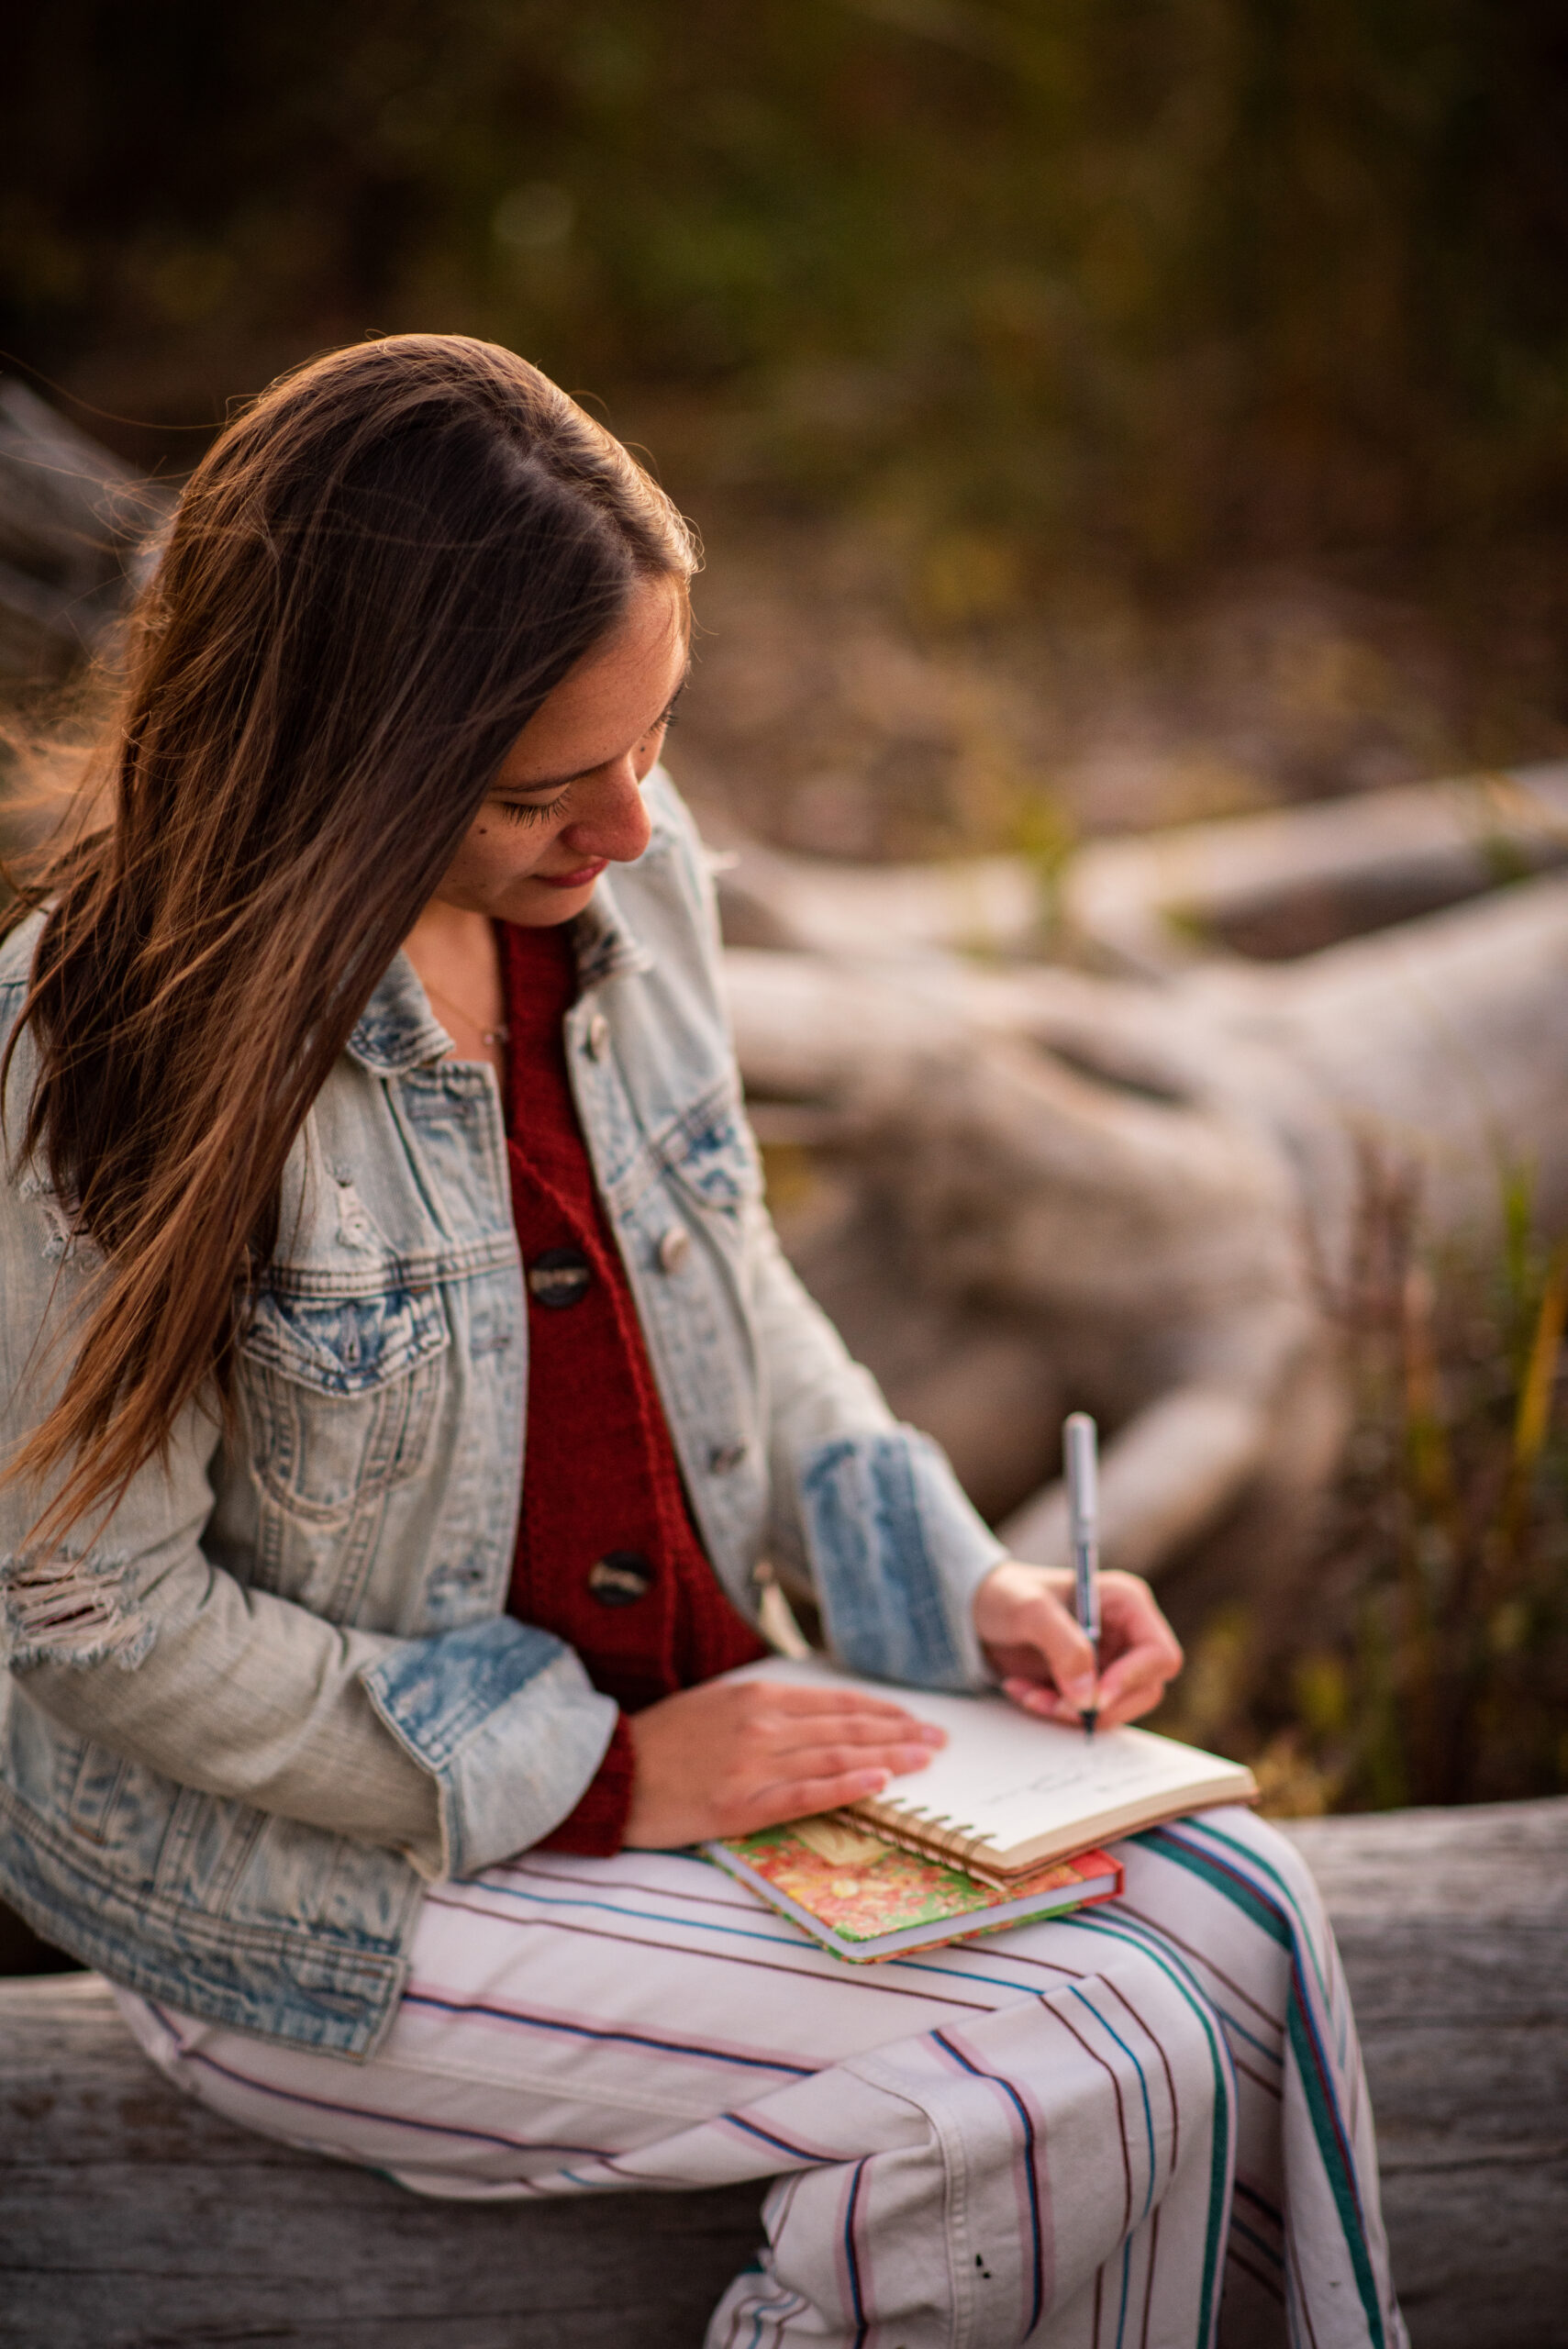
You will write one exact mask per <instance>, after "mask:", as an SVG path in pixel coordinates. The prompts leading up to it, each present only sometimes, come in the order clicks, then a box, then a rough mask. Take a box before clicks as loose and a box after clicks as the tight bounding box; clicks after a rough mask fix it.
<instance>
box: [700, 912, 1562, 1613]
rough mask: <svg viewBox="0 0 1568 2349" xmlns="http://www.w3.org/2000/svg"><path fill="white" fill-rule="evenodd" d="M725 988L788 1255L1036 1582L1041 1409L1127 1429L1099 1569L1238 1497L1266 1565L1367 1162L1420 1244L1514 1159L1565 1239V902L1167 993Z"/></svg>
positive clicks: (1159, 1552) (1278, 1552)
mask: <svg viewBox="0 0 1568 2349" xmlns="http://www.w3.org/2000/svg"><path fill="white" fill-rule="evenodd" d="M874 942H875V941H874V940H873V941H872V943H873V946H874ZM727 971H728V990H729V996H730V1002H731V1007H732V1009H733V1013H734V1018H735V1024H736V1034H737V1041H738V1044H739V1049H740V1063H741V1068H742V1071H743V1074H744V1075H745V1077H746V1081H747V1086H748V1091H749V1093H750V1095H751V1098H752V1103H753V1111H754V1115H755V1117H756V1119H757V1122H758V1126H759V1130H760V1131H761V1133H762V1137H763V1139H764V1141H767V1140H770V1139H773V1140H791V1139H796V1140H801V1141H808V1142H814V1143H817V1144H818V1145H819V1146H822V1147H823V1148H824V1149H825V1150H826V1151H827V1152H828V1153H829V1155H830V1156H831V1158H832V1160H833V1164H834V1183H833V1185H832V1186H829V1187H828V1191H827V1192H826V1193H825V1194H824V1196H823V1197H822V1198H821V1199H819V1200H818V1201H817V1203H815V1205H814V1206H812V1208H811V1211H810V1212H809V1213H807V1214H806V1215H805V1216H804V1217H801V1216H795V1217H794V1218H792V1217H790V1216H789V1215H787V1214H786V1215H785V1217H784V1238H785V1243H786V1246H788V1248H789V1250H790V1252H791V1254H792V1255H793V1256H794V1257H795V1262H796V1263H797V1264H798V1265H799V1267H800V1269H801V1271H802V1272H803V1274H804V1275H805V1277H806V1282H807V1284H808V1286H810V1287H812V1288H813V1290H814V1291H815V1292H816V1294H817V1296H818V1297H820V1298H821V1299H822V1301H823V1303H824V1304H825V1305H826V1306H827V1307H828V1310H829V1311H830V1312H831V1313H832V1314H833V1315H834V1316H835V1318H836V1319H839V1320H840V1325H841V1326H842V1327H843V1328H844V1330H845V1332H846V1335H847V1336H849V1338H850V1340H851V1343H852V1344H853V1345H854V1346H855V1348H856V1350H857V1351H858V1352H860V1353H862V1355H863V1356H864V1358H865V1359H866V1360H867V1361H868V1362H869V1363H870V1364H871V1365H872V1367H873V1370H875V1371H876V1372H877V1373H878V1375H880V1376H881V1377H882V1379H883V1381H884V1385H885V1386H887V1388H888V1391H889V1394H890V1396H891V1397H892V1399H893V1400H894V1402H895V1406H896V1408H899V1409H900V1410H901V1411H903V1412H904V1413H905V1414H906V1416H907V1417H909V1418H910V1419H915V1420H916V1421H917V1423H919V1424H921V1425H925V1426H929V1427H930V1429H931V1430H932V1431H933V1432H934V1433H935V1434H936V1435H938V1436H939V1437H940V1439H941V1440H942V1442H945V1443H946V1444H947V1446H948V1448H949V1450H950V1452H951V1453H952V1455H953V1458H954V1461H955V1464H957V1466H958V1469H959V1472H960V1475H962V1477H963V1479H964V1481H965V1482H966V1484H967V1485H968V1486H969V1487H970V1489H971V1491H972V1493H973V1495H974V1497H975V1498H976V1500H977V1501H978V1502H979V1504H980V1506H981V1507H982V1508H984V1509H985V1511H986V1512H987V1514H989V1515H991V1516H993V1517H996V1518H999V1519H1002V1520H1005V1523H1004V1531H1005V1533H1006V1538H1007V1539H1008V1540H1009V1541H1010V1542H1013V1544H1014V1546H1016V1547H1018V1548H1019V1549H1020V1550H1022V1551H1023V1553H1025V1554H1027V1555H1029V1556H1033V1557H1039V1558H1041V1559H1043V1560H1044V1561H1045V1562H1047V1563H1051V1564H1056V1563H1060V1562H1061V1559H1062V1555H1063V1532H1064V1520H1063V1518H1062V1507H1061V1497H1060V1492H1059V1490H1056V1489H1054V1488H1053V1486H1052V1485H1051V1482H1050V1481H1049V1479H1050V1468H1051V1454H1052V1453H1053V1450H1054V1447H1055V1442H1056V1431H1057V1428H1058V1426H1059V1424H1060V1418H1061V1412H1062V1403H1063V1399H1064V1398H1068V1399H1070V1400H1071V1401H1073V1402H1074V1403H1079V1404H1083V1405H1085V1406H1086V1407H1087V1408H1091V1409H1093V1410H1095V1411H1096V1413H1097V1414H1098V1416H1099V1417H1100V1418H1101V1419H1102V1420H1104V1421H1106V1423H1108V1424H1109V1425H1110V1426H1111V1427H1113V1428H1115V1429H1117V1430H1118V1436H1117V1439H1116V1442H1114V1443H1113V1445H1112V1446H1111V1448H1110V1450H1109V1452H1108V1453H1107V1456H1106V1475H1105V1486H1104V1506H1105V1512H1106V1514H1105V1541H1106V1556H1107V1558H1108V1559H1110V1560H1112V1561H1113V1562H1114V1563H1116V1564H1122V1565H1128V1566H1132V1567H1135V1568H1138V1569H1140V1570H1141V1571H1144V1572H1151V1571H1156V1572H1157V1571H1159V1570H1160V1569H1161V1568H1162V1566H1164V1565H1165V1564H1167V1563H1168V1562H1169V1561H1170V1560H1171V1559H1172V1558H1173V1556H1175V1555H1177V1554H1179V1553H1180V1552H1181V1551H1182V1550H1183V1549H1184V1547H1185V1546H1187V1545H1189V1544H1191V1542H1193V1541H1194V1540H1195V1537H1197V1536H1198V1535H1199V1534H1201V1533H1203V1532H1204V1531H1205V1530H1206V1529H1207V1527H1209V1526H1211V1525H1213V1524H1214V1523H1215V1522H1216V1520H1218V1518H1219V1517H1220V1516H1221V1515H1222V1514H1223V1513H1224V1512H1225V1511H1226V1509H1228V1508H1234V1507H1235V1506H1236V1504H1238V1502H1240V1500H1242V1499H1243V1497H1249V1498H1250V1500H1251V1504H1252V1505H1253V1506H1254V1511H1255V1516H1256V1519H1257V1521H1258V1522H1259V1524H1260V1525H1262V1527H1264V1528H1266V1529H1267V1530H1268V1539H1269V1542H1270V1549H1271V1553H1272V1554H1273V1556H1274V1557H1276V1558H1278V1559H1281V1560H1283V1559H1284V1558H1285V1557H1287V1556H1288V1554H1289V1552H1290V1547H1291V1543H1290V1539H1289V1532H1290V1526H1291V1523H1292V1521H1293V1520H1296V1521H1297V1522H1304V1521H1305V1520H1306V1519H1307V1516H1308V1515H1309V1513H1310V1508H1311V1504H1312V1500H1313V1497H1314V1495H1315V1494H1316V1493H1317V1491H1318V1489H1319V1488H1320V1486H1321V1485H1322V1483H1323V1481H1324V1479H1325V1477H1326V1476H1327V1475H1328V1473H1329V1469H1330V1467H1331V1465H1332V1464H1333V1460H1334V1458H1335V1455H1336V1451H1337V1446H1338V1440H1339V1431H1340V1427H1341V1426H1342V1424H1343V1412H1344V1400H1343V1397H1342V1396H1341V1394H1340V1390H1339V1386H1338V1380H1337V1376H1336V1373H1335V1367H1334V1359H1333V1347H1332V1327H1331V1317H1330V1315H1329V1311H1328V1310H1327V1308H1329V1306H1330V1304H1331V1302H1332V1295H1333V1291H1334V1288H1335V1286H1336V1283H1337V1282H1338V1281H1339V1280H1340V1278H1342V1276H1343V1274H1344V1270H1345V1266H1346V1264H1347V1260H1348V1255H1349V1245H1350V1239H1351V1233H1352V1231H1353V1230H1354V1226H1355V1221H1356V1215H1357V1209H1358V1204H1359V1201H1360V1198H1361V1196H1362V1171H1363V1167H1364V1163H1365V1153H1366V1152H1368V1151H1372V1152H1376V1153H1380V1154H1381V1155H1382V1156H1383V1157H1384V1158H1385V1159H1386V1160H1391V1161H1394V1162H1397V1163H1409V1165H1410V1166H1411V1167H1412V1168H1414V1169H1416V1170H1417V1171H1418V1175H1419V1177H1420V1179H1421V1181H1422V1182H1423V1183H1424V1186H1425V1197H1426V1207H1427V1210H1428V1213H1429V1218H1430V1219H1431V1223H1432V1227H1433V1229H1434V1230H1437V1231H1443V1232H1454V1231H1458V1230H1463V1229H1465V1228H1466V1227H1467V1226H1468V1227H1473V1228H1474V1229H1475V1230H1478V1231H1481V1232H1483V1233H1485V1232H1486V1231H1488V1230H1495V1229H1496V1227H1497V1225H1498V1223H1499V1220H1500V1211H1501V1208H1502V1204H1503V1199H1504V1196H1505V1186H1506V1180H1507V1174H1508V1170H1509V1168H1510V1166H1512V1167H1515V1168H1529V1170H1530V1171H1531V1173H1532V1175H1533V1178H1534V1182H1535V1186H1536V1206H1537V1209H1538V1212H1539V1214H1540V1219H1541V1221H1542V1223H1543V1225H1544V1227H1545V1228H1546V1229H1547V1230H1561V1229H1562V1228H1564V1226H1565V1225H1568V1123H1565V1122H1564V1120H1563V1119H1562V1111H1561V1098H1562V1085H1561V1048H1560V1043H1559V1040H1558V1036H1557V1027H1558V1014H1557V1009H1556V1007H1557V1005H1558V1003H1559V1002H1560V1001H1561V999H1562V990H1563V985H1564V982H1565V981H1568V881H1564V880H1563V879H1562V878H1560V877H1555V876H1547V877H1542V878H1539V879H1536V880H1533V881H1529V882H1525V883H1522V884H1520V885H1518V886H1517V887H1514V888H1510V889H1507V890H1498V891H1496V892H1494V893H1492V894H1490V895H1488V896H1483V897H1482V898H1480V899H1478V900H1477V901H1476V902H1474V903H1473V904H1469V905H1465V906H1462V907H1456V908H1453V909H1451V911H1449V912H1446V913H1442V914H1437V915H1433V916H1430V917H1429V918H1426V919H1423V920H1420V921H1415V922H1409V923H1406V924H1403V925H1400V926H1399V927H1397V928H1396V929H1393V930H1386V931H1384V932H1382V933H1380V934H1378V935H1376V936H1373V937H1369V938H1364V939H1358V940H1352V941H1347V942H1345V943H1343V944H1340V945H1339V946H1336V947H1332V948H1329V949H1326V950H1324V951H1323V952H1319V953H1317V954H1313V955H1309V956H1305V957H1302V958H1301V959H1300V960H1298V961H1296V962H1295V963H1286V964H1280V965H1276V966H1273V967H1271V968H1262V967H1258V966H1251V967H1248V966H1247V965H1245V964H1243V963H1240V962H1233V963H1226V964H1223V965H1214V966H1208V967H1205V968H1202V969H1200V970H1198V971H1196V972H1195V973H1194V974H1191V975H1189V976H1186V977H1184V978H1182V979H1180V980H1178V981H1175V982H1173V983H1171V984H1169V985H1164V986H1159V987H1155V986H1151V985H1146V984H1140V983H1137V982H1133V981H1128V980H1116V979H1107V978H1103V977H1095V976H1092V975H1089V974H1084V973H1081V972H1074V971H1070V970H1063V969H1056V968H1051V967H1047V966H1043V965H1033V966H1029V965H1021V966H1015V967H1013V968H1011V969H1007V970H996V969H991V968H986V967H984V966H981V965H977V964H975V963H971V962H966V961H964V960H962V958H959V957H956V956H950V955H940V954H936V953H932V952H928V953H925V954H923V955H917V954H910V953H907V952H897V953H895V952H891V951H889V952H886V953H884V954H882V955H877V954H875V953H874V952H870V951H862V952H856V953H855V954H854V955H853V956H849V955H840V956H838V957H828V956H827V955H825V954H822V953H816V952H814V953H810V954H805V953H785V952H764V951H758V950H746V949H732V950H731V951H730V952H729V953H728V957H727ZM1031 1493H1032V1494H1033V1495H1034V1497H1033V1498H1031V1497H1030V1496H1031Z"/></svg>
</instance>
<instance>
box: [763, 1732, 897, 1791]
mask: <svg viewBox="0 0 1568 2349" xmlns="http://www.w3.org/2000/svg"><path fill="white" fill-rule="evenodd" d="M930 1759H931V1749H930V1747H929V1745H909V1744H906V1743H902V1742H888V1741H886V1740H884V1741H883V1742H881V1743H880V1744H877V1745H836V1744H830V1743H827V1742H818V1743H817V1744H815V1745H807V1746H802V1747H797V1748H796V1749H795V1750H794V1751H793V1752H790V1753H777V1754H774V1755H772V1756H770V1757H769V1760H770V1763H771V1766H764V1768H763V1769H761V1770H757V1771H755V1772H754V1773H753V1775H754V1776H756V1777H758V1778H761V1779H762V1780H763V1781H764V1782H767V1781H773V1782H776V1781H777V1780H778V1779H780V1778H784V1777H789V1778H838V1777H844V1776H850V1775H851V1774H852V1773H853V1772H855V1771H856V1770H862V1771H864V1770H880V1771H882V1772H883V1773H884V1775H891V1776H894V1777H895V1778H904V1777H907V1776H908V1775H909V1773H910V1771H911V1770H923V1769H925V1767H926V1766H927V1765H928V1764H929V1761H930Z"/></svg>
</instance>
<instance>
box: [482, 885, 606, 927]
mask: <svg viewBox="0 0 1568 2349" xmlns="http://www.w3.org/2000/svg"><path fill="white" fill-rule="evenodd" d="M598 879H599V876H598V874H595V875H594V878H593V880H592V881H584V884H583V885H582V887H581V888H580V889H552V888H551V887H550V884H549V883H548V882H546V881H539V882H536V883H535V884H534V885H533V887H532V888H528V889H520V890H519V891H518V892H517V902H516V904H515V905H509V906H507V907H506V909H505V912H504V914H503V917H502V918H503V919H504V920H506V921H515V922H516V923H517V927H518V929H519V930H552V929H554V928H555V926H556V925H557V924H558V923H560V922H563V921H570V920H571V919H572V918H573V915H574V914H580V913H581V912H582V910H583V908H584V906H585V905H586V904H587V902H588V900H589V898H590V897H591V896H593V894H594V891H595V888H596V887H597V886H598Z"/></svg>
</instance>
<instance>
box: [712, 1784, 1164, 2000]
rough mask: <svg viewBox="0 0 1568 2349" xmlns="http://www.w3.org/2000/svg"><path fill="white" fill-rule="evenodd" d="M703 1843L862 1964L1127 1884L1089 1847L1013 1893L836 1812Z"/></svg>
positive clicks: (1042, 1913) (1107, 1895) (1078, 1903)
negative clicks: (871, 1832)
mask: <svg viewBox="0 0 1568 2349" xmlns="http://www.w3.org/2000/svg"><path fill="white" fill-rule="evenodd" d="M703 1848H704V1850H705V1851H706V1854H707V1855H708V1857H709V1859H711V1860H717V1863H718V1865H719V1866H720V1867H722V1868H728V1871H729V1873H730V1875H731V1876H737V1877H739V1879H740V1882H741V1883H742V1884H748V1885H750V1886H751V1889H752V1891H753V1892H756V1893H759V1894H761V1896H762V1898H763V1899H764V1900H766V1901H768V1902H770V1903H771V1904H772V1906H773V1908H775V1909H780V1910H782V1912H783V1913H784V1916H786V1917H788V1918H790V1919H792V1920H794V1922H795V1924H797V1925H799V1926H800V1927H801V1928H802V1929H803V1931H804V1932H808V1933H810V1934H811V1935H812V1936H813V1937H814V1938H815V1939H816V1940H817V1941H819V1942H821V1943H824V1944H825V1946H826V1947H827V1948H828V1949H830V1950H832V1951H834V1952H835V1953H836V1954H837V1955H838V1956H840V1957H845V1958H849V1959H851V1961H852V1962H854V1963H855V1964H858V1965H864V1964H866V1963H868V1962H872V1961H874V1960H876V1959H879V1958H885V1957H895V1956H901V1955H902V1954H904V1953H905V1952H906V1951H907V1950H917V1949H934V1948H936V1947H937V1946H938V1945H939V1944H940V1943H943V1942H955V1941H963V1940H967V1939H968V1938H969V1937H970V1936H971V1935H973V1934H974V1933H994V1932H1001V1930H1002V1929H1003V1927H1004V1926H1006V1925H1020V1924H1024V1923H1027V1922H1029V1921H1030V1920H1034V1919H1037V1918H1040V1917H1054V1916H1060V1915H1062V1914H1063V1913H1064V1912H1065V1911H1066V1910H1069V1909H1081V1908H1083V1907H1084V1904H1085V1903H1086V1902H1088V1901H1091V1900H1111V1899H1114V1898H1115V1897H1116V1895H1117V1894H1118V1892H1119V1891H1120V1890H1121V1881H1122V1872H1121V1867H1120V1864H1119V1863H1118V1861H1116V1860H1113V1859H1111V1858H1110V1857H1109V1855H1108V1854H1106V1853H1105V1852H1097V1851H1096V1852H1080V1853H1079V1854H1077V1855H1076V1857H1075V1858H1073V1859H1071V1860H1057V1861H1054V1862H1053V1863H1052V1864H1051V1865H1050V1866H1047V1867H1041V1868H1036V1869H1033V1870H1031V1871H1030V1872H1029V1874H1028V1875H1027V1876H1021V1877H1018V1878H1017V1879H1015V1881H1014V1882H1013V1883H1012V1884H1010V1885H1009V1886H1008V1887H1006V1890H1005V1891H1004V1890H1002V1889H1000V1888H998V1887H995V1886H993V1885H989V1884H982V1883H980V1882H979V1881H978V1880H977V1879H976V1878H975V1877H974V1876H966V1875H964V1873H963V1872H962V1869H959V1868H955V1867H950V1866H949V1865H946V1864H945V1863H944V1862H942V1861H940V1860H932V1859H925V1858H922V1857H921V1856H920V1855H919V1854H917V1853H915V1852H907V1851H900V1850H899V1849H898V1848H897V1846H896V1845H895V1844H892V1843H885V1842H883V1841H882V1840H881V1838H880V1837H878V1836H874V1835H868V1834H867V1833H866V1832H865V1831H864V1830H863V1829H860V1828H856V1827H854V1826H852V1825H851V1824H848V1823H846V1822H844V1821H843V1820H839V1819H834V1818H831V1817H829V1818H824V1819H800V1820H795V1822H794V1823H793V1825H791V1826H787V1827H764V1828H762V1829H761V1830H759V1831H758V1832H757V1833H756V1834H754V1835H743V1836H739V1837H736V1838H734V1839H733V1840H731V1841H728V1842H721V1843H707V1844H705V1845H704V1847H703Z"/></svg>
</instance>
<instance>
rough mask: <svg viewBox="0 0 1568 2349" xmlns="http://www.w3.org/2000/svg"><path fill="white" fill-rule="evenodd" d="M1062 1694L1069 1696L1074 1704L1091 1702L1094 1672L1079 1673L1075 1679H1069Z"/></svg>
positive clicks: (1092, 1700)
mask: <svg viewBox="0 0 1568 2349" xmlns="http://www.w3.org/2000/svg"><path fill="white" fill-rule="evenodd" d="M1062 1694H1063V1695H1064V1696H1067V1697H1070V1698H1072V1699H1073V1703H1074V1704H1075V1705H1088V1704H1092V1703H1093V1702H1094V1697H1095V1675H1094V1674H1093V1673H1092V1672H1083V1673H1080V1674H1079V1675H1078V1677H1077V1679H1076V1680H1070V1681H1069V1682H1068V1683H1067V1686H1066V1687H1065V1689H1064V1690H1063V1691H1062Z"/></svg>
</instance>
